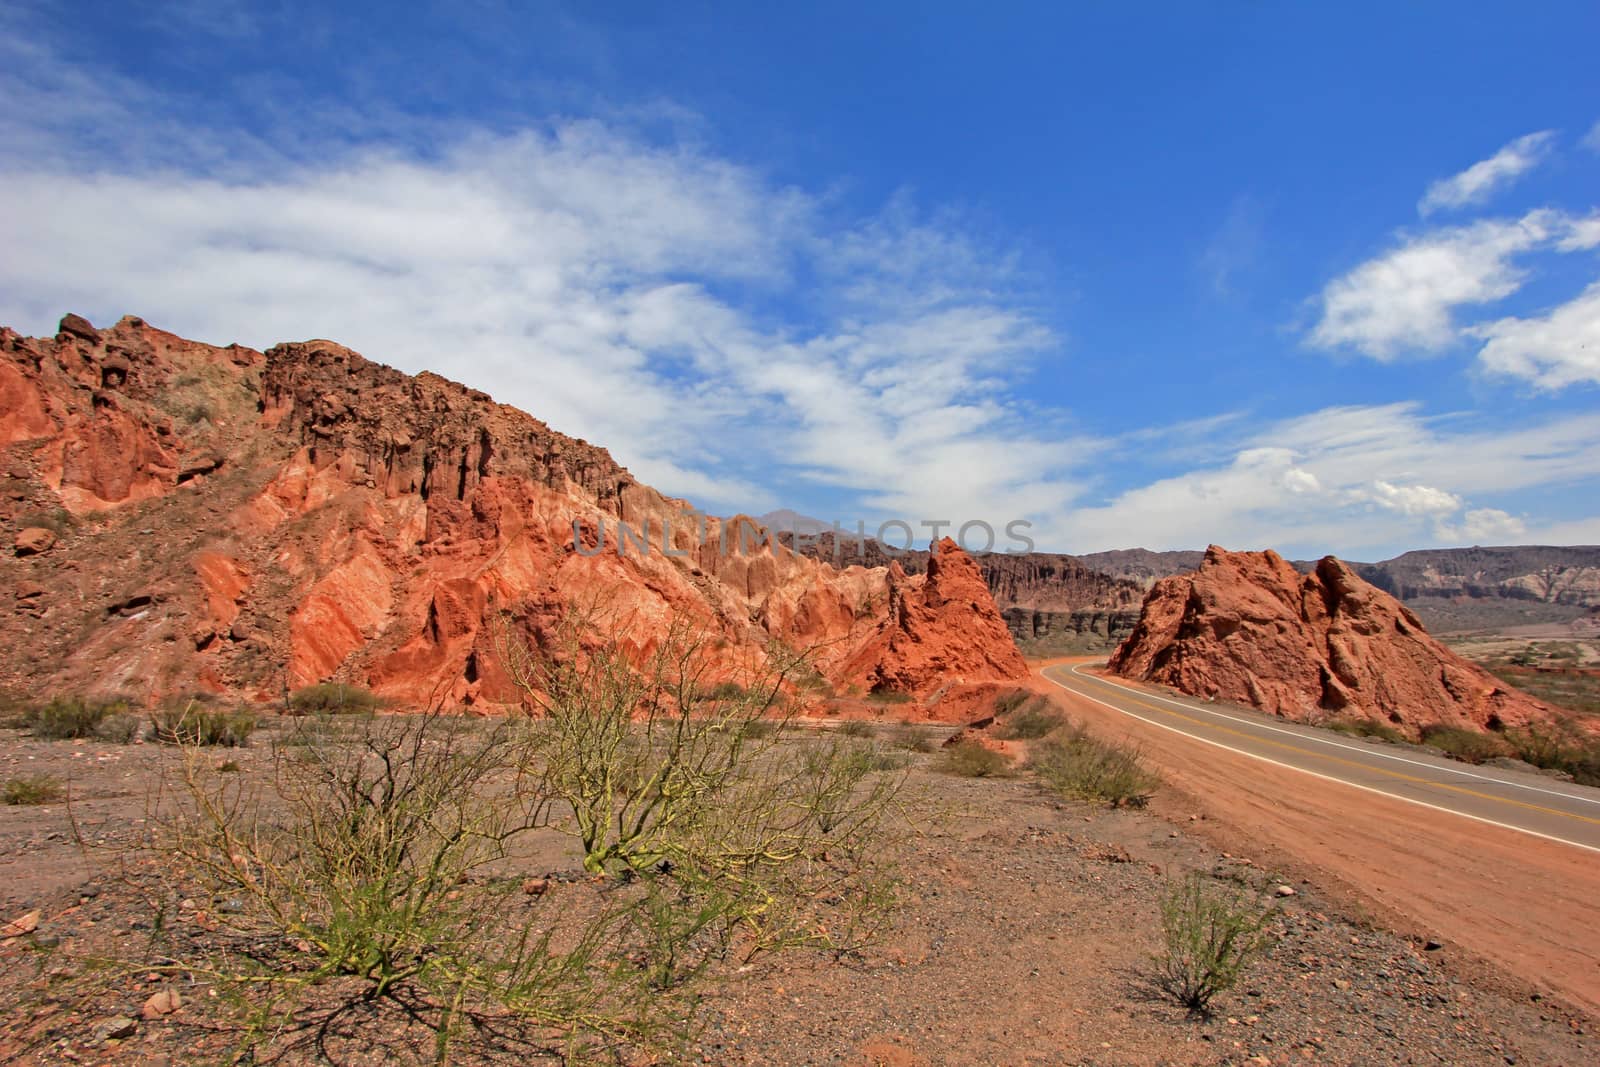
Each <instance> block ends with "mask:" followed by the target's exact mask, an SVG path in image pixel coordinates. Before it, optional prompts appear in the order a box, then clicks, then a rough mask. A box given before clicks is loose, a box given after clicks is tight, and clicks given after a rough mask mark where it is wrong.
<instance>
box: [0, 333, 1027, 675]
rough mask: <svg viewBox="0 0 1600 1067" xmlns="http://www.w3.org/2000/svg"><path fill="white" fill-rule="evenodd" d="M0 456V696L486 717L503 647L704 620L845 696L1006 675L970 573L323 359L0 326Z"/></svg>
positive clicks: (326, 353)
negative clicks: (471, 712) (9, 548)
mask: <svg viewBox="0 0 1600 1067" xmlns="http://www.w3.org/2000/svg"><path fill="white" fill-rule="evenodd" d="M0 449H3V452H0V473H3V474H4V479H3V481H0V521H3V522H4V523H5V524H6V528H7V530H8V531H9V533H10V535H11V536H12V538H13V543H14V544H15V545H16V547H17V551H16V552H14V553H7V554H4V555H3V556H0V580H3V581H4V582H5V583H6V584H7V585H8V586H9V587H13V588H15V589H17V590H19V595H18V597H17V598H16V607H15V610H14V611H13V612H11V613H10V614H9V615H4V616H3V617H0V639H3V640H4V641H5V642H6V647H8V648H12V649H17V650H23V649H26V650H27V653H26V654H25V655H17V656H13V657H8V658H7V660H6V661H5V662H4V663H3V664H0V685H12V686H27V687H28V688H31V689H35V690H41V689H44V688H47V687H55V688H60V689H64V690H69V691H82V692H94V691H102V692H131V693H133V694H135V695H139V696H144V697H148V698H153V697H155V696H158V695H160V694H161V693H164V692H170V691H174V690H180V689H184V688H190V687H194V686H200V687H203V688H208V689H212V690H216V691H223V692H233V693H241V694H249V695H254V696H257V697H277V696H280V695H281V694H282V693H283V692H284V691H285V690H286V689H292V688H295V687H298V686H302V685H306V684H310V683H313V682H317V681H321V680H325V679H330V678H337V679H340V680H348V681H353V682H358V683H361V684H365V685H369V686H371V687H373V688H374V689H376V690H377V691H378V692H379V693H380V694H381V695H384V696H387V697H391V698H393V699H395V700H396V701H398V702H400V703H401V704H403V705H405V706H411V707H419V706H433V707H458V706H496V705H500V704H503V703H505V702H507V701H511V700H514V699H516V697H517V693H516V692H515V690H514V687H513V686H511V685H510V683H509V679H508V677H507V674H506V671H505V669H504V666H503V655H502V653H503V650H504V647H505V642H506V641H507V640H516V641H529V642H533V643H538V642H540V641H541V640H545V639H547V638H548V636H549V634H550V631H551V628H552V626H553V624H554V623H555V621H556V620H558V619H559V618H560V616H561V615H562V614H563V613H565V612H566V611H568V610H571V609H574V608H576V609H579V610H583V611H586V612H588V613H589V614H591V615H592V616H593V617H594V618H595V619H596V621H597V622H598V623H599V624H600V625H602V626H604V627H605V628H607V629H608V630H610V631H611V632H612V633H614V634H615V635H617V637H618V639H619V640H620V641H621V642H622V643H623V644H624V646H625V647H627V648H629V649H630V650H632V651H635V652H637V653H639V654H644V653H646V652H648V651H649V650H651V649H653V648H654V647H655V646H656V644H657V643H658V642H659V641H660V640H661V639H662V638H663V637H664V636H665V635H666V633H667V632H668V630H669V628H671V627H672V626H673V625H674V624H675V623H687V624H689V625H691V626H694V627H696V628H698V629H700V630H702V631H703V632H705V633H706V634H707V635H708V637H709V639H710V643H711V644H712V645H713V646H714V647H715V648H716V650H717V653H716V654H717V656H718V657H719V662H720V669H721V670H722V671H723V672H724V673H726V674H727V675H729V676H738V675H739V674H740V673H741V672H743V671H748V670H751V669H753V667H754V666H755V665H756V664H757V663H759V662H760V659H761V657H762V655H763V650H764V649H765V648H766V647H767V646H768V644H769V643H770V642H773V641H779V642H783V643H786V644H789V645H792V646H804V647H807V648H811V649H813V650H814V653H815V656H816V660H817V665H818V667H819V669H820V670H821V671H822V673H823V674H824V676H825V677H827V678H828V679H830V680H834V681H837V682H839V683H840V684H841V685H843V684H845V678H846V676H847V675H849V677H851V678H855V677H858V676H860V675H861V674H862V672H864V671H866V670H867V669H868V668H867V667H866V666H863V665H864V664H867V663H868V661H870V662H871V663H873V664H877V663H879V662H882V663H883V664H885V666H884V669H883V670H882V671H881V672H879V673H878V674H875V675H874V678H876V679H880V680H881V681H882V684H884V685H886V686H901V687H904V688H905V690H906V691H910V692H915V693H919V694H922V693H927V692H930V691H932V690H935V689H937V688H939V687H940V686H942V685H943V684H944V681H946V680H948V679H947V677H946V675H948V677H950V678H953V677H957V676H959V677H961V678H965V679H969V680H979V679H982V678H986V677H988V678H1002V677H1011V676H1012V674H1011V673H1010V672H1013V671H1015V670H1017V669H1019V665H1020V662H1021V661H1020V658H1019V657H1018V656H1017V652H1016V648H1015V646H1014V645H1013V644H1012V642H1011V640H1010V637H1009V635H1008V634H1007V632H1006V630H1005V627H1004V624H1003V623H1002V622H1001V620H1000V617H999V614H998V613H997V612H996V610H995V607H994V604H993V601H992V600H991V599H989V598H988V595H987V592H986V590H984V587H983V584H982V582H981V580H974V581H972V582H961V581H955V580H954V579H952V578H948V577H947V578H943V579H941V578H938V577H936V576H935V575H933V574H930V575H929V576H928V577H927V578H926V579H923V578H911V577H907V576H904V575H896V576H891V574H890V572H889V571H888V570H887V569H884V568H869V567H861V566H846V567H834V566H831V565H827V564H824V563H820V562H818V561H816V560H812V559H807V558H804V557H801V556H797V555H796V554H795V553H793V552H791V551H788V550H787V549H784V548H782V547H781V546H780V545H778V544H776V543H775V541H774V539H773V538H772V537H771V536H769V535H768V533H767V531H765V530H764V529H762V528H761V527H760V526H759V525H758V524H757V523H755V522H754V521H753V520H750V519H746V518H743V517H739V516H735V517H733V518H730V519H716V518H710V517H707V516H702V515H699V514H698V513H697V512H695V511H694V509H693V508H692V507H691V506H690V505H689V504H688V503H687V502H686V501H682V500H675V499H672V498H669V497H665V496H663V495H662V494H660V493H658V492H656V491H655V490H654V489H651V488H650V487H649V486H646V485H643V484H641V483H640V482H638V481H637V479H635V478H634V477H633V476H632V475H631V474H629V472H628V471H627V470H626V469H624V468H623V467H621V466H620V465H619V464H617V463H616V462H615V461H614V460H613V459H612V458H611V456H610V454H609V453H607V452H606V450H605V449H603V448H600V447H597V446H595V445H591V444H588V443H586V442H584V441H579V440H575V439H573V438H570V437H566V436H565V435H562V434H560V433H558V432H556V431H554V430H552V429H550V428H549V427H548V426H546V425H545V424H544V423H542V422H540V421H539V420H537V419H535V418H533V417H532V416H529V415H527V414H525V413H523V412H521V411H518V410H516V409H514V408H511V407H508V406H505V405H502V404H496V403H495V402H493V401H492V400H491V399H490V398H489V397H488V396H486V395H485V394H483V393H481V392H478V391H476V390H473V389H469V388H466V387H464V386H461V385H458V384H456V383H453V382H450V381H447V380H445V379H443V378H440V377H438V376H437V375H433V374H427V373H424V374H420V375H417V376H410V375H406V374H403V373H401V372H400V371H397V370H394V369H392V368H389V367H386V366H383V365H381V364H378V363H374V362H372V361H370V360H367V359H365V358H363V357H362V356H360V355H359V354H357V353H355V352H352V351H350V350H349V349H347V348H344V347H343V346H341V345H337V344H334V343H333V342H329V341H307V342H303V343H295V344H283V345H278V346H276V347H274V348H271V349H269V350H268V351H266V352H257V351H254V350H252V349H248V348H243V347H241V346H237V345H234V346H228V347H215V346H211V345H205V344H200V343H198V342H193V341H186V340H184V339H183V338H180V337H177V336H175V335H173V334H170V333H166V332H164V331H161V330H157V329H154V328H152V327H150V326H149V325H147V324H146V323H144V322H143V321H142V320H140V319H137V318H133V317H128V318H125V319H123V320H122V321H121V322H119V323H117V324H116V325H115V326H112V327H109V328H106V329H96V328H95V327H94V326H93V325H92V324H90V323H88V322H87V321H85V320H83V319H82V318H80V317H78V316H68V317H67V318H65V319H63V320H62V324H61V329H60V332H59V333H58V334H57V335H56V337H55V338H53V339H50V338H44V339H40V338H26V337H21V336H19V335H17V334H16V333H15V332H13V331H11V330H7V329H3V328H0ZM39 530H43V531H45V532H46V533H53V534H54V544H53V545H52V544H47V543H46V541H47V540H48V539H47V538H46V537H44V536H43V535H41V534H40V533H38V532H36V531H39ZM23 531H35V532H30V533H27V534H26V535H24V536H22V537H21V539H20V540H18V539H17V538H18V535H19V534H20V533H22V532H23ZM627 535H631V536H627ZM646 544H647V545H648V547H645V545H646ZM962 558H963V559H964V557H962ZM955 566H956V564H954V563H952V564H951V567H955ZM966 566H967V567H968V568H969V569H970V568H971V563H970V561H966ZM962 573H963V575H965V574H966V572H965V571H963V572H962ZM22 590H27V591H28V595H27V596H22V595H21V592H20V591H22ZM963 614H964V615H965V619H966V621H965V623H964V624H962V625H957V624H956V620H957V619H958V618H959V617H961V616H962V615H963ZM892 619H898V620H899V621H898V622H897V623H895V624H894V625H890V621H891V620H892ZM890 635H893V639H891V637H890ZM868 646H870V647H871V648H873V649H875V650H881V651H883V652H884V656H879V655H878V653H877V652H874V653H873V655H871V656H866V657H865V658H863V650H864V649H865V648H867V647H868ZM891 653H892V654H891ZM896 656H898V657H900V659H898V660H897V659H896V658H895V657H896ZM847 668H848V669H847ZM941 672H944V673H943V674H942V673H941ZM851 684H853V683H851ZM874 684H877V682H874Z"/></svg>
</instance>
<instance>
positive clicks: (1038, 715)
mask: <svg viewBox="0 0 1600 1067" xmlns="http://www.w3.org/2000/svg"><path fill="white" fill-rule="evenodd" d="M1065 722H1066V719H1065V718H1063V717H1062V715H1061V713H1060V712H1059V711H1057V710H1056V709H1055V708H1054V707H1053V706H1052V705H1051V703H1050V701H1049V699H1048V698H1046V697H1043V696H1039V695H1038V694H1034V695H1032V696H1030V697H1029V698H1028V699H1027V700H1024V701H1021V702H1020V703H1017V704H1014V705H1013V706H1012V708H1011V709H1010V710H1009V712H1008V714H1007V715H1006V718H1005V720H1004V721H1003V722H1002V723H1001V727H1000V736H1002V737H1006V738H1012V739H1015V740H1019V741H1033V740H1037V739H1038V738H1041V737H1044V736H1046V735H1047V734H1050V733H1052V732H1053V731H1055V730H1057V729H1059V728H1060V727H1061V726H1062V725H1063V724H1065Z"/></svg>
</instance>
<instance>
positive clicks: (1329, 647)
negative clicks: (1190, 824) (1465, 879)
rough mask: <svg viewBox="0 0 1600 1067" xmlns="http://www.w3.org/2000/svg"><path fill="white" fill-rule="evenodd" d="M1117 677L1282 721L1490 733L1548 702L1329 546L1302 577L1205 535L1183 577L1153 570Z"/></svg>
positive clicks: (1272, 557)
mask: <svg viewBox="0 0 1600 1067" xmlns="http://www.w3.org/2000/svg"><path fill="white" fill-rule="evenodd" d="M1109 666H1110V669H1111V670H1112V671H1113V672H1115V673H1117V674H1121V675H1123V676H1124V677H1128V678H1133V679H1137V680H1140V681H1148V682H1157V683H1160V684H1163V685H1169V686H1171V687H1173V688H1174V689H1177V690H1179V691H1180V692H1183V693H1187V694H1189V695H1191V696H1197V697H1204V698H1211V699H1217V700H1225V701H1231V702H1234V703H1239V704H1246V705H1249V706H1251V707H1256V708H1260V709H1262V710H1263V711H1268V712H1271V713H1273V714H1275V715H1279V716H1282V717H1284V718H1287V719H1293V720H1296V721H1302V722H1319V721H1324V720H1327V719H1369V720H1376V721H1381V722H1384V723H1386V724H1388V725H1390V726H1392V727H1394V728H1396V729H1398V730H1399V731H1401V732H1402V733H1404V734H1406V735H1408V736H1410V737H1413V738H1415V737H1417V736H1419V734H1420V732H1421V730H1422V729H1423V728H1425V727H1428V726H1435V725H1438V726H1455V727H1462V728H1466V729H1471V730H1480V731H1499V730H1505V729H1512V728H1517V727H1525V726H1529V725H1536V724H1548V723H1551V722H1554V721H1555V720H1556V719H1558V718H1559V717H1560V713H1559V712H1558V710H1557V709H1555V708H1552V707H1551V706H1550V705H1548V704H1545V703H1543V702H1542V701H1539V700H1536V699H1534V698H1533V697H1530V696H1528V695H1527V694H1525V693H1522V692H1519V691H1518V690H1516V689H1513V688H1512V687H1511V686H1509V685H1507V684H1506V683H1504V682H1502V681H1500V680H1499V679H1498V678H1496V677H1494V676H1493V675H1491V674H1490V673H1489V672H1487V671H1485V670H1483V669H1482V668H1481V667H1478V666H1476V665H1475V664H1472V663H1469V662H1467V661H1466V660H1464V659H1462V658H1461V657H1460V656H1458V655H1456V654H1455V653H1454V652H1452V651H1450V649H1448V648H1446V647H1445V646H1444V645H1442V644H1440V643H1439V642H1438V641H1436V640H1434V639H1433V638H1432V637H1431V636H1429V634H1428V632H1427V630H1426V629H1425V628H1424V627H1423V625H1422V622H1421V620H1419V619H1418V618H1417V617H1416V615H1414V614H1412V612H1411V611H1410V610H1409V609H1408V608H1406V607H1405V605H1403V604H1401V603H1400V602H1399V601H1398V600H1396V599H1395V598H1394V597H1392V596H1390V595H1389V594H1387V593H1385V592H1383V591H1382V590H1379V589H1377V588H1375V587H1373V586H1371V585H1369V584H1367V583H1366V582H1365V581H1363V580H1362V579H1361V578H1360V577H1359V576H1357V575H1356V573H1355V572H1354V571H1353V570H1352V569H1351V568H1350V567H1349V566H1348V565H1347V564H1345V563H1344V562H1342V561H1340V560H1338V559H1336V558H1334V557H1333V556H1328V557H1326V558H1324V559H1322V560H1321V561H1320V562H1318V563H1317V564H1316V567H1315V568H1314V569H1313V570H1312V572H1311V573H1310V574H1301V573H1300V572H1299V571H1297V570H1296V569H1295V568H1294V567H1293V566H1292V565H1290V564H1289V563H1288V562H1286V561H1285V560H1284V559H1283V558H1281V557H1280V556H1279V555H1278V554H1277V553H1275V552H1271V551H1266V552H1228V551H1226V550H1225V549H1222V548H1219V547H1217V546H1215V545H1213V546H1212V547H1211V548H1209V549H1208V550H1207V551H1206V554H1205V558H1204V559H1203V560H1202V561H1201V563H1200V567H1199V569H1198V570H1196V571H1195V572H1194V573H1192V574H1184V575H1177V576H1173V577H1169V578H1163V579H1161V580H1160V581H1158V582H1157V583H1156V584H1155V585H1154V586H1152V587H1151V590H1150V593H1149V595H1148V596H1147V597H1146V598H1145V602H1144V607H1143V610H1142V611H1141V613H1140V617H1139V623H1138V625H1137V626H1136V627H1135V628H1134V630H1133V632H1132V633H1131V634H1129V635H1128V637H1127V639H1126V640H1124V641H1123V643H1122V644H1121V645H1120V646H1119V647H1118V648H1117V651H1116V653H1115V654H1114V655H1113V656H1112V657H1111V661H1110V665H1109Z"/></svg>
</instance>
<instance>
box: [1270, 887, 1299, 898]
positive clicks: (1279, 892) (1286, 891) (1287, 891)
mask: <svg viewBox="0 0 1600 1067" xmlns="http://www.w3.org/2000/svg"><path fill="white" fill-rule="evenodd" d="M1272 894H1273V896H1278V897H1292V896H1294V895H1295V890H1294V886H1292V885H1280V886H1278V888H1276V889H1274V890H1273V891H1272Z"/></svg>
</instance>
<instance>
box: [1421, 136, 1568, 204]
mask: <svg viewBox="0 0 1600 1067" xmlns="http://www.w3.org/2000/svg"><path fill="white" fill-rule="evenodd" d="M1555 136H1556V135H1555V131H1554V130H1542V131H1540V132H1538V133H1530V134H1528V135H1527V136H1525V137H1518V138H1517V139H1516V140H1515V141H1512V142H1511V143H1510V144H1508V145H1506V146H1505V147H1504V148H1502V149H1500V151H1498V152H1496V153H1495V154H1494V155H1492V156H1490V157H1489V158H1488V159H1485V160H1481V161H1479V162H1477V163H1474V164H1473V165H1472V166H1470V167H1468V168H1467V169H1466V170H1464V171H1462V172H1461V173H1460V174H1455V175H1452V176H1451V177H1448V178H1441V179H1440V180H1439V181H1436V182H1434V183H1433V184H1432V185H1430V186H1428V191H1427V192H1425V193H1424V194H1423V195H1422V199H1421V200H1420V201H1418V202H1417V210H1418V211H1419V212H1421V213H1422V214H1423V215H1430V214H1432V213H1433V212H1435V211H1442V210H1451V209H1455V208H1463V207H1470V206H1473V205H1476V204H1482V203H1484V202H1485V201H1487V200H1489V198H1490V197H1492V196H1494V195H1495V194H1496V193H1498V192H1500V191H1501V190H1502V189H1505V188H1506V187H1507V186H1509V185H1511V184H1512V183H1513V182H1515V181H1516V180H1517V179H1518V178H1520V177H1522V176H1523V175H1524V174H1526V173H1528V171H1530V170H1533V169H1534V168H1535V167H1537V166H1538V165H1539V164H1540V163H1542V162H1543V161H1544V159H1545V157H1546V156H1547V155H1549V153H1550V149H1551V147H1552V145H1553V144H1554V142H1555Z"/></svg>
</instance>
